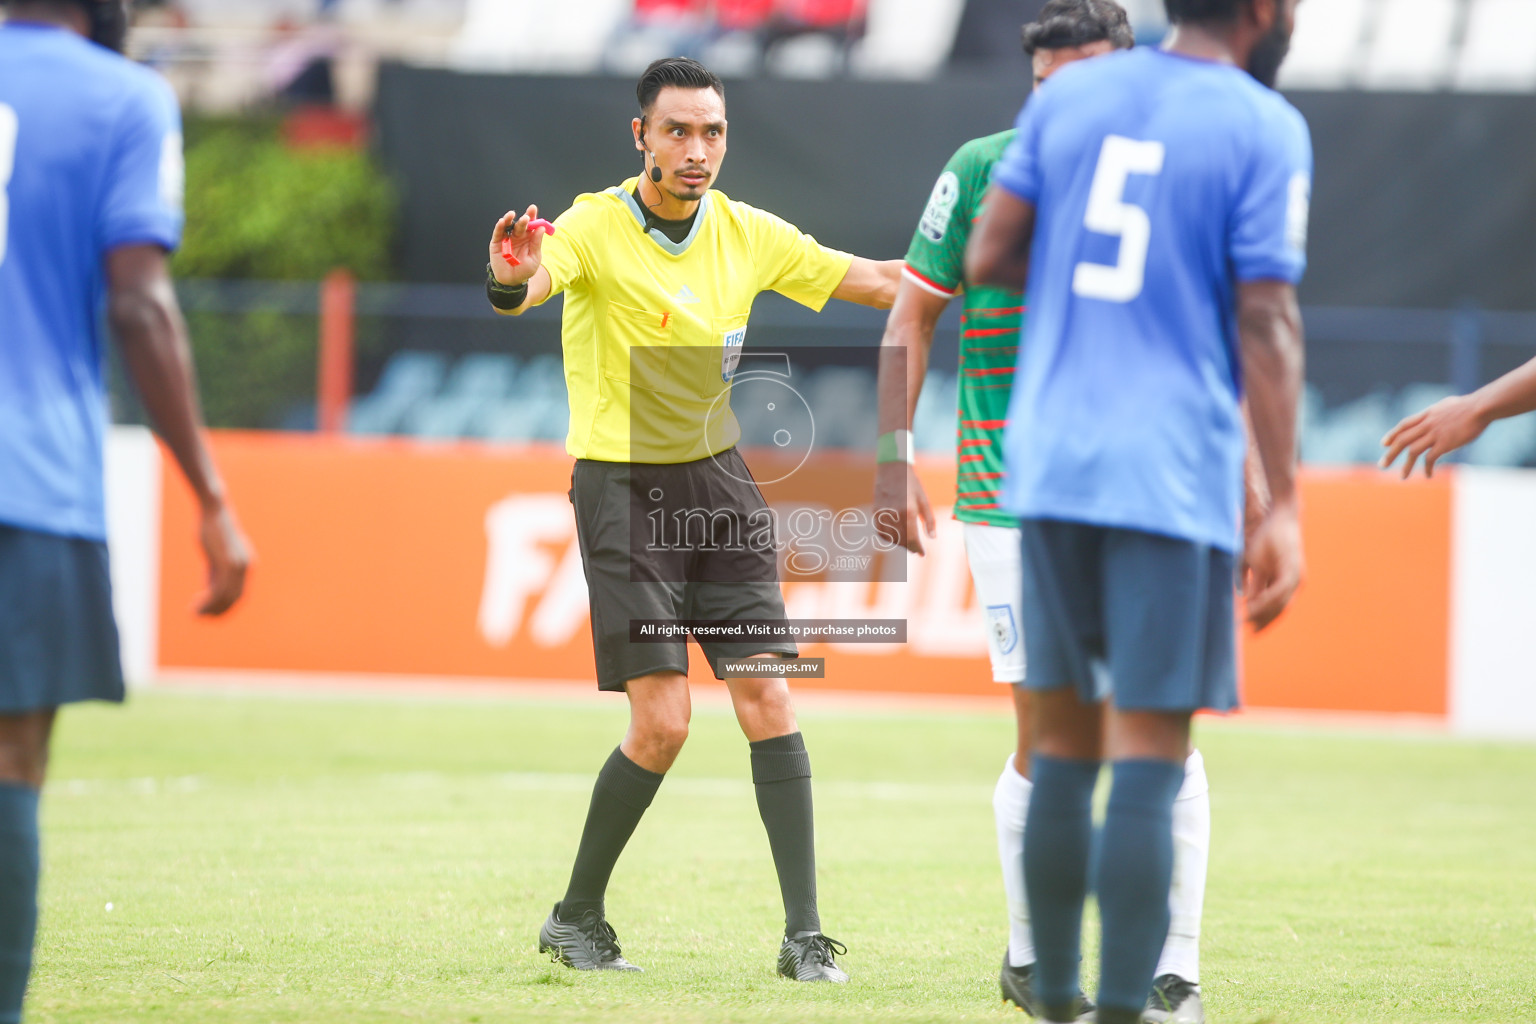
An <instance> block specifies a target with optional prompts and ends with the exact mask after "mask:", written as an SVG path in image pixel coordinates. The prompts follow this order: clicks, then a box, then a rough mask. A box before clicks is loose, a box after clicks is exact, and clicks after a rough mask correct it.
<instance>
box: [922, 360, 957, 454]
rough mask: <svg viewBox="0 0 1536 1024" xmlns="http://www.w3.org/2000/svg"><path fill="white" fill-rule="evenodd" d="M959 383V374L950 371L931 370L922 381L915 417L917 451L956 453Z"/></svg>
mask: <svg viewBox="0 0 1536 1024" xmlns="http://www.w3.org/2000/svg"><path fill="white" fill-rule="evenodd" d="M958 382H959V378H958V377H956V376H954V375H953V374H947V373H929V374H928V376H927V378H926V379H925V380H924V381H923V392H922V394H921V395H919V396H918V399H917V411H916V412H915V413H914V414H913V417H912V446H913V447H914V448H916V449H917V450H918V451H920V452H928V453H930V454H933V455H948V456H950V457H953V456H954V454H955V429H956V423H955V406H956V404H957V402H958V400H959V389H958V387H957V384H958Z"/></svg>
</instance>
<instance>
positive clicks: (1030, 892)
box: [1024, 754, 1099, 1020]
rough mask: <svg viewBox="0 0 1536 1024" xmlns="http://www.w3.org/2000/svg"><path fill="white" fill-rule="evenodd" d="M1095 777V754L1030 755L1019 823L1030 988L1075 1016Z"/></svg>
mask: <svg viewBox="0 0 1536 1024" xmlns="http://www.w3.org/2000/svg"><path fill="white" fill-rule="evenodd" d="M1098 778H1099V762H1097V761H1075V760H1068V759H1066V758H1056V757H1046V756H1044V755H1041V754H1035V755H1034V756H1033V757H1031V758H1030V779H1031V781H1033V782H1034V784H1035V786H1034V789H1033V790H1032V791H1031V793H1030V798H1029V814H1028V816H1027V817H1026V818H1025V824H1024V891H1025V894H1026V895H1027V896H1028V898H1029V915H1030V926H1031V928H1032V929H1033V930H1034V934H1035V957H1036V960H1035V993H1036V995H1038V996H1039V998H1040V1001H1041V1002H1042V1003H1043V1004H1044V1005H1045V1007H1046V1010H1047V1014H1048V1016H1049V1019H1051V1020H1073V1019H1075V1018H1076V1016H1077V1015H1076V1013H1075V1002H1076V999H1077V993H1078V980H1077V963H1078V958H1079V956H1080V955H1081V953H1080V950H1081V945H1082V933H1083V899H1084V898H1085V897H1086V896H1087V894H1088V854H1089V848H1090V846H1091V845H1092V840H1093V784H1094V783H1095V782H1096V781H1098Z"/></svg>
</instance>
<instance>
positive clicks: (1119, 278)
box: [1072, 135, 1163, 302]
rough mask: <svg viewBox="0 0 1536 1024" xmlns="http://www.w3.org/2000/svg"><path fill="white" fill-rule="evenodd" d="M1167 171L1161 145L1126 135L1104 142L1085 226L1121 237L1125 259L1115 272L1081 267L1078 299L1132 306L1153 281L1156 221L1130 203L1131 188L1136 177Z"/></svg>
mask: <svg viewBox="0 0 1536 1024" xmlns="http://www.w3.org/2000/svg"><path fill="white" fill-rule="evenodd" d="M1162 169H1163V144H1162V143H1161V142H1138V141H1136V140H1135V139H1127V138H1126V137H1125V136H1123V135H1106V136H1105V137H1104V146H1103V148H1102V149H1100V150H1099V165H1098V168H1097V169H1095V170H1094V172H1093V184H1092V185H1090V186H1089V188H1088V212H1087V213H1086V214H1085V215H1084V217H1083V226H1084V227H1086V228H1087V229H1088V230H1089V231H1093V232H1096V233H1098V234H1101V235H1115V236H1117V237H1118V238H1119V239H1120V255H1119V257H1118V259H1117V260H1116V262H1115V265H1114V266H1112V267H1111V266H1107V265H1105V264H1103V263H1089V262H1087V261H1084V262H1082V263H1079V264H1078V265H1077V267H1076V268H1075V269H1074V270H1073V273H1072V291H1073V292H1074V293H1075V294H1077V295H1080V296H1082V297H1083V298H1085V299H1102V300H1103V301H1105V302H1130V301H1131V300H1132V299H1134V298H1135V297H1136V296H1138V295H1140V294H1141V286H1142V284H1143V283H1144V282H1145V280H1146V276H1147V247H1148V246H1149V245H1151V243H1152V220H1151V218H1150V217H1148V216H1147V211H1145V210H1143V209H1142V208H1141V207H1139V206H1133V205H1132V204H1130V203H1127V202H1126V201H1125V185H1126V181H1127V180H1128V179H1129V178H1130V176H1131V175H1133V174H1159V173H1161V172H1162Z"/></svg>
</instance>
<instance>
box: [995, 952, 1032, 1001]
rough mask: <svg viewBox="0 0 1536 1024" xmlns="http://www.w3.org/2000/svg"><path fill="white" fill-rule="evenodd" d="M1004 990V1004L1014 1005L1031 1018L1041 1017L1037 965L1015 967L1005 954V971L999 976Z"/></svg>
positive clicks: (999, 982) (999, 981)
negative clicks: (1036, 980) (1036, 986)
mask: <svg viewBox="0 0 1536 1024" xmlns="http://www.w3.org/2000/svg"><path fill="white" fill-rule="evenodd" d="M997 980H998V984H999V985H1001V986H1002V989H1003V1002H1005V1003H1012V1004H1013V1005H1014V1006H1017V1007H1018V1008H1019V1009H1021V1010H1023V1011H1024V1012H1025V1013H1027V1014H1029V1015H1030V1016H1031V1017H1039V1016H1041V1011H1040V1000H1038V999H1036V998H1035V965H1034V964H1025V965H1024V966H1023V967H1015V966H1013V965H1012V964H1010V963H1009V962H1008V954H1007V953H1004V954H1003V970H1002V973H1000V974H999V975H998V976H997Z"/></svg>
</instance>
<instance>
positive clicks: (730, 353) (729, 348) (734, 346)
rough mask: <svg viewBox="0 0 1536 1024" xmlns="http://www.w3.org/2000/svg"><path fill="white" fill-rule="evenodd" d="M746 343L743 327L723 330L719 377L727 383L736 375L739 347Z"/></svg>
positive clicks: (739, 360)
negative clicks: (723, 337) (723, 338)
mask: <svg viewBox="0 0 1536 1024" xmlns="http://www.w3.org/2000/svg"><path fill="white" fill-rule="evenodd" d="M746 343H747V329H746V328H745V327H738V328H736V329H735V330H734V331H727V332H725V340H724V341H723V342H721V349H720V379H721V380H723V381H725V382H726V383H727V384H729V383H730V382H731V378H732V377H734V376H736V367H738V366H740V365H741V347H742V346H743V345H745V344H746ZM769 408H772V406H770V407H769Z"/></svg>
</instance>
